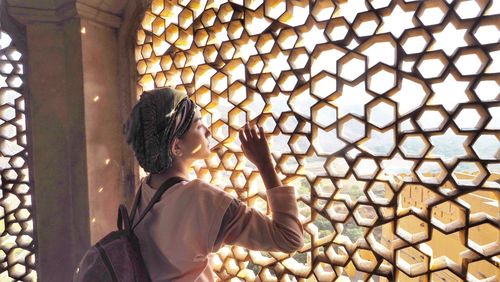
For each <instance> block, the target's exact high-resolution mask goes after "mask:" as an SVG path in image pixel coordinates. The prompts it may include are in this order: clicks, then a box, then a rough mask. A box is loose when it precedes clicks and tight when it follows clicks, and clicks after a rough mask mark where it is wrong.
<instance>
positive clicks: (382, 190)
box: [367, 181, 394, 205]
mask: <svg viewBox="0 0 500 282" xmlns="http://www.w3.org/2000/svg"><path fill="white" fill-rule="evenodd" d="M367 194H368V197H369V198H370V199H371V200H372V201H373V202H374V203H375V204H378V205H388V204H389V203H390V202H391V200H392V198H393V197H394V192H393V191H392V189H391V186H390V185H389V184H388V183H387V182H382V181H375V182H373V183H372V184H371V185H370V187H369V188H368V191H367Z"/></svg>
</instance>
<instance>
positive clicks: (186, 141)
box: [178, 109, 210, 160]
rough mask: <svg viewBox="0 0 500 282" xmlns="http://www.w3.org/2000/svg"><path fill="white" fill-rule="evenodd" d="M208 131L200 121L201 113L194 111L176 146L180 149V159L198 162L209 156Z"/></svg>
mask: <svg viewBox="0 0 500 282" xmlns="http://www.w3.org/2000/svg"><path fill="white" fill-rule="evenodd" d="M209 136H210V131H208V128H207V127H206V126H205V125H204V124H203V123H202V121H201V113H200V111H199V110H198V109H195V112H194V116H193V120H192V122H191V125H190V126H189V129H188V130H187V131H186V133H185V134H184V136H182V138H181V139H179V142H178V145H179V147H180V148H181V149H182V156H181V157H182V158H184V159H192V160H199V159H204V158H207V157H208V156H210V147H209V141H208V137H209Z"/></svg>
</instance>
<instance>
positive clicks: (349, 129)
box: [339, 116, 366, 143]
mask: <svg viewBox="0 0 500 282" xmlns="http://www.w3.org/2000/svg"><path fill="white" fill-rule="evenodd" d="M339 133H340V134H339V135H340V137H342V138H344V139H345V140H347V141H348V142H351V143H355V142H356V141H359V140H361V139H362V138H364V137H365V135H366V134H365V123H364V122H363V121H361V120H360V119H358V118H356V117H354V116H347V117H345V118H343V119H342V120H341V121H339Z"/></svg>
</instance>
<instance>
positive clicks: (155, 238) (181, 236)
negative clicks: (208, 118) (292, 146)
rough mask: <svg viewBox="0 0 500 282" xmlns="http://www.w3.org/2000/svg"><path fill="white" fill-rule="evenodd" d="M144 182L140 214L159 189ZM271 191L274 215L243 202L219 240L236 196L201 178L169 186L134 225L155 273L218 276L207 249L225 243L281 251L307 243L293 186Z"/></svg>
mask: <svg viewBox="0 0 500 282" xmlns="http://www.w3.org/2000/svg"><path fill="white" fill-rule="evenodd" d="M141 187H142V189H143V190H142V195H141V200H140V204H139V213H138V214H140V213H141V212H142V210H143V209H144V208H145V207H146V205H147V203H148V202H149V201H150V200H151V198H152V197H153V195H154V193H155V192H156V190H155V189H153V188H151V187H150V186H149V185H148V184H147V183H146V181H142V184H141ZM267 197H268V203H269V206H270V208H271V211H272V218H273V219H272V220H271V219H270V218H269V217H267V216H266V215H264V214H262V213H260V212H259V211H257V210H256V209H253V208H249V207H247V206H246V205H241V206H240V208H239V210H238V211H237V212H236V216H235V217H234V218H233V219H232V220H231V222H229V224H228V225H227V227H226V232H225V234H224V240H223V241H222V242H221V243H220V244H219V245H217V246H214V242H215V239H216V237H217V234H218V232H219V229H220V228H221V222H222V218H223V216H224V214H225V212H226V209H227V208H228V206H229V204H230V203H231V201H232V200H233V199H234V197H233V196H232V195H230V194H229V193H227V192H225V191H223V190H221V189H219V188H217V187H216V186H213V185H210V184H208V183H206V182H204V181H202V180H198V179H195V180H192V181H183V182H180V183H178V184H176V185H174V186H172V187H170V188H169V189H168V190H167V191H166V192H165V193H164V194H163V196H162V198H161V200H160V201H159V202H158V203H157V204H156V205H154V206H153V208H152V209H151V211H150V213H149V214H148V215H146V217H145V218H144V219H143V221H142V222H141V223H140V224H139V225H138V226H137V227H136V228H135V230H134V232H135V234H136V235H137V237H138V238H139V242H140V246H141V253H142V255H143V258H144V260H145V263H146V267H147V269H148V272H149V274H150V277H151V279H152V280H153V281H215V278H216V274H215V273H213V271H212V269H211V267H210V265H209V263H208V255H209V254H210V253H212V252H216V251H217V250H218V249H219V248H220V247H221V245H222V244H230V245H239V246H243V247H246V248H248V249H252V250H262V251H282V252H293V251H296V250H297V249H299V248H300V247H302V246H303V242H304V241H303V228H302V225H301V224H300V222H299V219H298V209H297V202H296V199H295V191H294V188H293V187H292V186H279V187H274V188H272V189H270V190H267ZM137 217H138V216H136V220H137Z"/></svg>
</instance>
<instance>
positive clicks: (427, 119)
mask: <svg viewBox="0 0 500 282" xmlns="http://www.w3.org/2000/svg"><path fill="white" fill-rule="evenodd" d="M447 120H448V115H447V114H446V112H445V111H444V110H443V109H441V108H430V109H425V110H424V111H422V112H421V113H420V115H419V116H418V117H417V123H418V125H419V126H420V128H421V129H422V130H423V131H439V130H441V129H442V128H443V125H444V124H445V123H446V121H447Z"/></svg>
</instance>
